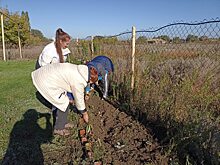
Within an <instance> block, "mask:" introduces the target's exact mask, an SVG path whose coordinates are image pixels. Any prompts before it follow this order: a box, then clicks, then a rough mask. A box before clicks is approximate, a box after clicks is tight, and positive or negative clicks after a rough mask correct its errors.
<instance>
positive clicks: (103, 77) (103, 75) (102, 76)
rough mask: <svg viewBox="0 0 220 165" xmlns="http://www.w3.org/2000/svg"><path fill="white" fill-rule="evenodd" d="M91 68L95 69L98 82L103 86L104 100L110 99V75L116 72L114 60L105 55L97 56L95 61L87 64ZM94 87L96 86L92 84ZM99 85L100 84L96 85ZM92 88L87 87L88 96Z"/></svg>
mask: <svg viewBox="0 0 220 165" xmlns="http://www.w3.org/2000/svg"><path fill="white" fill-rule="evenodd" d="M87 66H88V67H89V68H91V67H94V68H95V69H96V70H97V72H98V80H99V82H101V84H103V87H102V95H103V96H102V98H104V99H107V97H108V89H109V79H108V77H109V74H110V73H112V72H114V65H113V63H112V60H111V59H110V58H109V57H107V56H104V55H100V56H96V57H95V58H94V59H92V60H91V61H89V62H88V63H87ZM92 85H94V84H92ZM95 85H98V82H97V83H95ZM91 88H94V86H93V87H92V86H91V85H90V84H89V85H88V86H87V87H86V94H88V93H89V92H90V90H91Z"/></svg>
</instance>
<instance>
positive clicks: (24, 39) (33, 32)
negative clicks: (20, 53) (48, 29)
mask: <svg viewBox="0 0 220 165" xmlns="http://www.w3.org/2000/svg"><path fill="white" fill-rule="evenodd" d="M1 14H3V17H4V19H3V24H4V40H5V42H6V43H7V45H8V46H11V47H17V46H18V36H19V37H20V40H21V45H22V46H28V45H37V44H39V43H42V42H47V41H49V39H47V38H46V37H44V35H43V33H42V32H41V31H40V30H37V29H32V28H31V25H30V19H29V15H28V12H25V11H22V12H21V13H19V12H15V13H11V12H9V10H8V9H1ZM0 41H1V42H2V31H0Z"/></svg>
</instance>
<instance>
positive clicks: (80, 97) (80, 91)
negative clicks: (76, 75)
mask: <svg viewBox="0 0 220 165" xmlns="http://www.w3.org/2000/svg"><path fill="white" fill-rule="evenodd" d="M71 88H72V93H73V96H74V99H75V105H76V108H77V109H78V111H79V113H80V114H82V116H83V119H84V121H85V122H86V123H88V121H89V116H88V112H87V109H86V106H85V101H84V87H83V85H79V86H77V87H76V86H71Z"/></svg>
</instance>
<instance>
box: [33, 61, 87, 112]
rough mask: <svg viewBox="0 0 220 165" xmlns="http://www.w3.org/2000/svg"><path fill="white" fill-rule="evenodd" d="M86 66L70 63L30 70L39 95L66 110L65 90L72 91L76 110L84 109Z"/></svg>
mask: <svg viewBox="0 0 220 165" xmlns="http://www.w3.org/2000/svg"><path fill="white" fill-rule="evenodd" d="M88 74H89V71H88V67H87V66H86V65H75V64H70V63H57V64H52V65H46V66H44V67H41V68H39V69H37V70H35V71H33V72H32V74H31V76H32V81H33V84H34V86H35V87H36V88H37V90H38V91H39V92H40V93H41V95H42V96H43V97H44V98H45V99H46V100H47V101H49V102H50V103H51V104H52V105H54V106H55V107H57V108H58V109H60V110H61V111H66V109H67V107H68V105H69V98H68V96H67V92H72V93H73V96H74V99H75V103H76V107H77V109H78V110H84V109H85V102H84V89H85V87H86V85H87V81H88Z"/></svg>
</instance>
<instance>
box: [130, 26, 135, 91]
mask: <svg viewBox="0 0 220 165" xmlns="http://www.w3.org/2000/svg"><path fill="white" fill-rule="evenodd" d="M135 39H136V28H135V27H134V26H133V27H132V52H131V58H132V60H131V91H132V92H133V90H134V65H135Z"/></svg>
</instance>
